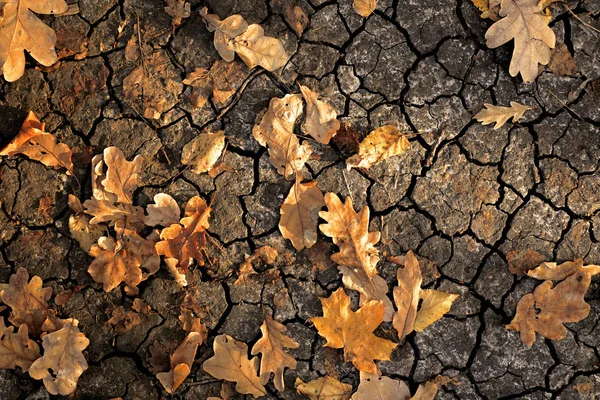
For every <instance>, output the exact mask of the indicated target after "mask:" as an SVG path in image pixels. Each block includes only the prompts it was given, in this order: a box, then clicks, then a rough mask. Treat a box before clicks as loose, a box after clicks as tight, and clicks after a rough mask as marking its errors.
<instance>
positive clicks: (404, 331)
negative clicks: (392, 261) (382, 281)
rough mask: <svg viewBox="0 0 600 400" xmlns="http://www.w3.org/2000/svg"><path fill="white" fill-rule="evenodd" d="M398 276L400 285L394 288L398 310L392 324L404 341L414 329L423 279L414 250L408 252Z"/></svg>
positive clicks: (397, 273) (397, 272) (398, 270)
mask: <svg viewBox="0 0 600 400" xmlns="http://www.w3.org/2000/svg"><path fill="white" fill-rule="evenodd" d="M396 276H397V278H398V286H397V287H395V288H394V302H395V303H396V307H398V312H396V313H395V314H394V319H393V321H392V325H393V326H394V328H395V329H396V330H397V331H398V338H399V339H400V341H402V340H404V338H405V337H406V335H408V334H409V333H411V332H412V331H413V330H414V327H415V320H416V318H417V307H418V305H419V294H420V293H421V283H422V281H423V278H422V275H421V268H420V267H419V261H418V260H417V257H415V255H414V253H413V252H412V251H409V252H408V253H407V254H406V257H405V259H404V267H398V269H397V271H396Z"/></svg>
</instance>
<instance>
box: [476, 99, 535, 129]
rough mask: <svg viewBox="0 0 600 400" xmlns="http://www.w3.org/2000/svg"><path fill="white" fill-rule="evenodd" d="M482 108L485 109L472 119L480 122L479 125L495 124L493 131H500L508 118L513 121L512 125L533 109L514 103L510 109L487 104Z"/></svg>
mask: <svg viewBox="0 0 600 400" xmlns="http://www.w3.org/2000/svg"><path fill="white" fill-rule="evenodd" d="M483 106H484V107H485V108H483V109H482V110H481V111H479V112H478V113H477V114H476V115H475V116H474V117H473V118H475V119H477V121H479V122H481V125H489V124H493V123H494V122H495V123H496V125H494V129H500V128H501V127H502V126H503V125H504V124H505V123H506V121H508V120H509V119H510V118H512V119H513V123H515V122H517V121H518V120H519V119H520V118H521V117H523V114H525V112H526V111H527V110H532V109H533V108H534V107H531V106H524V105H522V104H519V103H517V102H516V101H511V102H510V107H501V106H495V105H493V104H488V103H485V104H484V105H483Z"/></svg>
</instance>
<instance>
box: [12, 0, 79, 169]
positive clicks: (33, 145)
mask: <svg viewBox="0 0 600 400" xmlns="http://www.w3.org/2000/svg"><path fill="white" fill-rule="evenodd" d="M0 4H1V3H0ZM8 5H10V4H8ZM5 7H6V6H5ZM0 42H1V39H0ZM44 128H45V125H44V124H43V123H41V122H40V120H39V119H38V118H37V117H36V115H35V114H34V113H33V112H32V111H29V113H28V114H27V117H26V118H25V121H24V122H23V125H22V126H21V129H20V130H19V133H18V134H17V136H15V138H14V139H13V140H12V141H11V142H10V143H9V144H8V145H7V146H6V147H4V148H3V149H2V151H0V156H14V155H16V154H23V155H25V156H27V157H29V158H31V159H32V160H35V161H39V162H41V163H42V164H44V165H45V166H47V167H53V168H64V169H66V170H67V175H73V162H72V161H71V158H72V157H73V152H72V151H71V149H70V148H69V146H67V145H66V144H64V143H56V139H55V137H54V136H53V135H52V134H50V133H47V132H44Z"/></svg>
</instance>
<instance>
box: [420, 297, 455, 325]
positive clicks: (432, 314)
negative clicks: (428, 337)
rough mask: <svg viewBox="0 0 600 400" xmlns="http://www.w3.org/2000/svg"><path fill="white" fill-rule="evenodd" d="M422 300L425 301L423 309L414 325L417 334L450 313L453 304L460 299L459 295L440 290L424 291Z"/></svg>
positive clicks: (422, 304) (421, 308) (422, 305)
mask: <svg viewBox="0 0 600 400" xmlns="http://www.w3.org/2000/svg"><path fill="white" fill-rule="evenodd" d="M420 298H421V299H423V302H422V303H421V307H419V311H418V312H417V318H416V319H415V323H414V328H415V331H417V332H422V331H423V330H424V329H425V328H427V327H428V326H429V325H431V324H433V323H434V322H435V321H437V320H439V319H440V318H442V317H443V316H444V314H446V313H447V312H448V311H450V308H451V307H452V303H453V302H454V301H455V300H456V299H458V295H457V294H452V293H445V292H441V291H439V290H433V289H423V290H421V294H420Z"/></svg>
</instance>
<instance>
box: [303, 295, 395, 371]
mask: <svg viewBox="0 0 600 400" xmlns="http://www.w3.org/2000/svg"><path fill="white" fill-rule="evenodd" d="M321 303H322V305H323V316H322V317H314V318H311V319H310V320H311V322H312V323H313V324H315V327H316V328H317V330H318V331H319V335H321V336H323V337H324V338H325V339H326V340H327V342H326V343H325V346H327V347H332V348H334V349H341V348H343V349H344V359H345V360H346V361H350V362H352V363H353V364H354V366H355V367H356V368H358V370H360V371H365V372H369V373H371V374H379V370H378V368H377V366H376V365H375V362H374V360H389V359H390V355H391V353H392V351H393V350H394V349H395V348H396V346H397V345H396V343H394V342H391V341H389V340H387V339H383V338H380V337H377V336H375V335H374V334H373V331H374V330H375V329H376V328H377V327H378V326H379V324H381V323H382V322H383V312H384V306H383V304H382V303H381V302H379V301H369V302H368V303H365V304H364V305H363V306H362V307H361V308H359V309H358V310H357V311H356V312H354V311H352V310H351V309H350V298H349V297H348V296H347V295H346V293H344V289H342V288H339V289H338V290H336V291H335V292H333V294H332V295H331V296H330V297H328V298H322V299H321Z"/></svg>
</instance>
